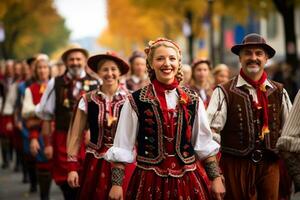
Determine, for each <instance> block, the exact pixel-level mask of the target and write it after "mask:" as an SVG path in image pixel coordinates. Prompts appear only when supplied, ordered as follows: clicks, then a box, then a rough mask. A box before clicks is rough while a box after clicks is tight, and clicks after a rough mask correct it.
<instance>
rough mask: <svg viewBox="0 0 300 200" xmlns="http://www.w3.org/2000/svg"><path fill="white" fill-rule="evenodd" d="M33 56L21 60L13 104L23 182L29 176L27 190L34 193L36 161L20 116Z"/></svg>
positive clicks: (28, 82) (30, 76) (30, 78)
mask: <svg viewBox="0 0 300 200" xmlns="http://www.w3.org/2000/svg"><path fill="white" fill-rule="evenodd" d="M35 59H36V58H35V57H31V58H28V59H27V60H26V63H25V62H23V73H24V75H23V76H24V79H23V81H21V82H20V83H19V84H18V86H17V87H18V89H17V100H16V104H15V113H14V115H15V124H16V132H17V133H18V135H19V136H20V143H21V144H20V146H21V148H20V154H21V156H20V157H21V161H22V168H23V169H22V171H23V183H27V182H28V177H29V183H30V184H29V185H30V188H29V192H30V193H34V192H36V191H37V176H36V165H35V164H36V162H35V158H34V157H33V156H32V155H31V154H30V152H29V132H28V129H27V128H26V126H25V123H24V120H23V118H22V107H23V99H24V95H25V90H26V88H27V87H29V86H30V85H31V84H32V83H33V81H34V78H33V71H34V70H33V68H34V61H35Z"/></svg>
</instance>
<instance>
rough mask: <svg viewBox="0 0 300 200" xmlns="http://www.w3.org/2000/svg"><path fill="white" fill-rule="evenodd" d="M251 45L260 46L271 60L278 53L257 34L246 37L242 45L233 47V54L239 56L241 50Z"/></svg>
mask: <svg viewBox="0 0 300 200" xmlns="http://www.w3.org/2000/svg"><path fill="white" fill-rule="evenodd" d="M251 45H258V46H260V47H262V48H263V49H264V50H265V51H266V53H267V54H268V56H269V58H272V57H273V56H274V55H275V53H276V51H275V50H274V49H273V48H272V47H271V46H269V45H268V44H267V43H266V40H265V39H264V38H263V37H262V36H260V35H259V34H257V33H250V34H248V35H246V36H245V37H244V39H243V41H242V44H237V45H234V46H233V47H231V52H232V53H234V54H236V55H239V53H240V51H241V49H243V48H244V47H246V46H251Z"/></svg>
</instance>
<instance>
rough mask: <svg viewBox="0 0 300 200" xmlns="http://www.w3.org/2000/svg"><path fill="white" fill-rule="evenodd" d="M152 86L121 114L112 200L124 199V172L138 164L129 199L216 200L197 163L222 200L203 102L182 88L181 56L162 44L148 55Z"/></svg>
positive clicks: (110, 156)
mask: <svg viewBox="0 0 300 200" xmlns="http://www.w3.org/2000/svg"><path fill="white" fill-rule="evenodd" d="M145 52H146V54H147V69H148V74H149V78H150V80H151V83H150V84H149V85H147V86H145V87H143V88H142V89H140V90H138V91H136V92H134V93H133V94H132V95H129V96H128V100H126V101H125V103H124V105H123V108H122V110H121V114H120V119H119V122H118V127H117V132H116V136H115V139H114V143H113V146H112V147H111V148H110V149H109V150H108V151H107V153H106V155H105V158H106V159H107V160H109V161H112V162H113V169H112V177H111V178H112V185H113V186H112V188H111V191H110V195H109V196H110V198H111V199H123V197H122V187H121V186H122V181H123V176H124V166H125V164H126V163H132V162H133V161H134V160H135V154H134V152H133V149H134V145H135V144H137V156H136V161H137V167H136V169H135V171H134V173H133V175H132V178H131V181H130V184H129V187H128V190H127V192H126V199H210V195H209V191H208V188H207V186H206V184H205V181H204V179H203V177H202V174H201V173H200V170H198V165H197V164H196V160H197V159H200V160H203V162H204V163H205V168H206V172H207V174H208V177H209V178H210V180H211V181H212V187H211V190H212V195H213V196H214V197H215V198H216V199H222V196H223V195H224V192H225V190H224V186H223V183H222V180H221V177H220V174H219V168H218V164H217V162H216V158H215V155H216V154H217V152H218V150H219V145H218V144H217V143H216V142H215V141H213V139H212V133H211V130H210V128H209V124H208V121H207V118H206V112H205V108H204V105H203V102H202V100H201V99H200V98H199V97H198V96H197V95H196V93H194V92H192V91H191V90H189V89H187V88H185V87H181V86H179V82H180V81H181V80H182V72H181V59H182V56H181V51H180V49H179V47H178V45H177V44H176V43H174V42H173V41H171V40H168V39H164V38H160V39H157V40H156V41H154V42H152V41H151V42H149V46H148V47H147V48H146V49H145Z"/></svg>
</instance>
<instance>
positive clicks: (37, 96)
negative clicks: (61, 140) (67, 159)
mask: <svg viewBox="0 0 300 200" xmlns="http://www.w3.org/2000/svg"><path fill="white" fill-rule="evenodd" d="M34 65H35V77H36V79H37V80H36V81H35V82H33V83H32V84H31V85H30V86H29V87H28V88H26V90H25V96H24V101H23V106H22V117H23V119H24V121H25V124H26V127H27V128H28V130H29V140H30V153H31V154H32V156H34V159H36V174H37V180H38V184H39V188H40V190H39V191H40V199H41V200H44V199H49V191H50V187H51V181H52V178H51V172H50V171H51V161H49V160H48V159H47V158H46V157H45V155H44V153H43V150H44V142H43V139H42V134H41V128H42V122H41V120H40V119H39V118H38V117H37V116H36V114H35V108H36V105H37V104H38V103H39V102H40V101H41V98H42V95H43V93H44V92H45V89H46V86H47V83H48V80H49V77H50V66H49V62H48V59H47V58H40V59H39V58H37V60H36V61H35V64H34ZM28 159H30V158H28ZM28 162H29V161H28Z"/></svg>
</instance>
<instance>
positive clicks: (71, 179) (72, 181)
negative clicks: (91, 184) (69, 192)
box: [68, 171, 80, 188]
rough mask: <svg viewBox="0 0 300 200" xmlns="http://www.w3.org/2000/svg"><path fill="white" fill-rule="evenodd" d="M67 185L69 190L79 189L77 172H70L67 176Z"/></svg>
mask: <svg viewBox="0 0 300 200" xmlns="http://www.w3.org/2000/svg"><path fill="white" fill-rule="evenodd" d="M68 184H69V186H70V187H71V188H76V187H79V186H80V185H79V176H78V173H77V171H71V172H69V174H68Z"/></svg>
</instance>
